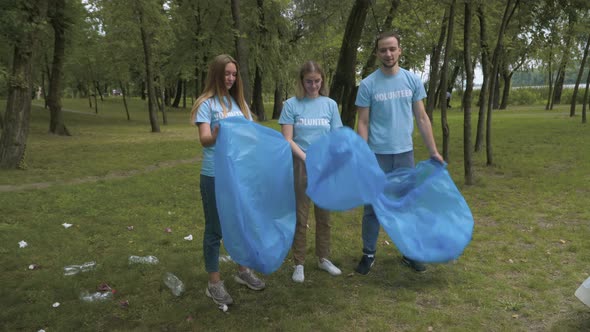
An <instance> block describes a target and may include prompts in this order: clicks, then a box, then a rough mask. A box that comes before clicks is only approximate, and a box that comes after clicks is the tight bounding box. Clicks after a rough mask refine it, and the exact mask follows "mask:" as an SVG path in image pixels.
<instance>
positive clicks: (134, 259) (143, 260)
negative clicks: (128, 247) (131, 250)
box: [129, 256, 160, 265]
mask: <svg viewBox="0 0 590 332" xmlns="http://www.w3.org/2000/svg"><path fill="white" fill-rule="evenodd" d="M159 262H160V261H159V260H158V258H157V257H156V256H145V257H140V256H129V264H134V263H139V264H152V265H154V264H158V263H159Z"/></svg>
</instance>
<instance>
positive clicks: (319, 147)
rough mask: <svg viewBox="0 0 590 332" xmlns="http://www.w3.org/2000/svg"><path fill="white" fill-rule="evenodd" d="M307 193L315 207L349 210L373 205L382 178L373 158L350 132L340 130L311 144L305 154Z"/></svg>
mask: <svg viewBox="0 0 590 332" xmlns="http://www.w3.org/2000/svg"><path fill="white" fill-rule="evenodd" d="M305 167H306V169H307V191H306V194H307V196H309V197H310V198H311V199H312V200H313V202H314V203H315V204H317V205H318V206H320V207H322V208H324V209H328V210H338V211H342V210H348V209H352V208H355V207H357V206H359V205H362V204H370V203H371V202H373V201H375V200H376V199H377V198H378V197H379V195H380V194H381V192H383V188H384V186H385V174H384V173H383V171H382V170H381V168H379V164H378V163H377V158H376V157H375V154H374V153H373V152H372V151H371V149H369V146H368V145H367V143H365V141H364V140H363V139H362V138H361V137H360V136H359V135H357V134H356V133H355V132H354V131H352V129H350V128H348V127H342V128H339V129H337V130H335V131H332V132H330V133H329V134H328V135H325V136H323V137H321V138H320V139H318V140H317V141H316V142H314V143H313V144H311V145H310V146H309V147H308V149H307V153H306V160H305Z"/></svg>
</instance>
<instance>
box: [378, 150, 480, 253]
mask: <svg viewBox="0 0 590 332" xmlns="http://www.w3.org/2000/svg"><path fill="white" fill-rule="evenodd" d="M373 208H374V210H375V213H376V215H377V218H378V220H379V222H380V223H381V225H382V226H383V229H385V231H386V232H387V234H388V235H389V237H391V239H392V240H393V242H394V243H395V245H396V246H397V248H398V249H399V251H400V252H401V253H402V254H403V255H405V256H407V257H409V258H411V259H414V260H417V261H419V262H424V263H442V262H448V261H451V260H454V259H457V258H458V257H459V256H460V255H461V253H462V252H463V250H464V249H465V247H466V246H467V244H469V241H471V236H472V233H473V216H472V215H471V210H470V209H469V206H468V205H467V202H465V199H464V198H463V196H462V195H461V193H460V192H459V190H458V189H457V187H456V186H455V183H454V182H453V180H452V179H451V177H450V175H449V173H448V171H447V169H446V164H444V165H442V164H440V163H439V162H437V161H434V160H426V161H422V162H419V163H418V165H416V168H402V169H397V170H395V171H393V172H391V173H388V174H387V185H386V187H385V190H384V192H383V194H382V195H381V196H380V197H379V199H378V200H377V201H376V202H374V203H373Z"/></svg>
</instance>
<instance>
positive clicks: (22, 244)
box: [18, 240, 29, 248]
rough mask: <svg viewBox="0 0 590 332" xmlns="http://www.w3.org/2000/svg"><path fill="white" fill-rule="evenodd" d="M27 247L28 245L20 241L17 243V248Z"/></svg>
mask: <svg viewBox="0 0 590 332" xmlns="http://www.w3.org/2000/svg"><path fill="white" fill-rule="evenodd" d="M28 245H29V244H28V243H26V242H25V241H22V240H21V241H20V242H19V243H18V247H19V248H25V247H26V246H28Z"/></svg>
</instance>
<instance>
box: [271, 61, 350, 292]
mask: <svg viewBox="0 0 590 332" xmlns="http://www.w3.org/2000/svg"><path fill="white" fill-rule="evenodd" d="M326 96H327V88H326V86H325V74H324V71H323V70H322V69H321V68H320V66H319V65H318V64H317V63H315V62H314V61H308V62H306V63H304V64H303V66H302V67H301V70H300V71H299V77H298V78H297V85H296V96H295V97H292V98H290V99H288V100H287V101H286V102H285V104H284V106H283V111H282V112H281V117H280V119H279V123H280V124H281V131H282V133H283V136H285V138H286V139H287V141H289V143H290V144H291V149H292V150H293V173H294V176H295V199H296V209H297V225H296V227H295V238H294V239H293V259H294V261H295V271H294V272H293V281H295V282H303V280H304V279H305V275H304V271H303V263H304V261H305V244H306V231H307V216H308V214H309V204H310V199H309V197H307V195H306V194H305V190H306V188H307V171H306V169H305V151H306V150H307V148H308V147H309V145H310V144H312V143H313V142H315V141H316V140H317V139H318V138H319V137H321V136H322V135H325V134H326V133H328V132H330V131H331V130H334V129H336V128H339V127H342V121H341V120H340V114H339V113H338V105H337V104H336V102H335V101H334V100H332V99H330V98H328V97H326ZM314 212H315V220H316V238H315V243H316V248H315V251H316V255H317V256H318V259H319V260H318V267H319V268H320V269H322V270H325V271H327V272H328V273H330V274H331V275H334V276H336V275H340V274H341V273H342V272H341V271H340V269H339V268H337V267H336V266H334V264H332V262H330V261H329V260H328V256H329V255H330V213H329V212H328V211H327V210H324V209H322V208H320V207H318V206H315V205H314Z"/></svg>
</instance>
